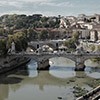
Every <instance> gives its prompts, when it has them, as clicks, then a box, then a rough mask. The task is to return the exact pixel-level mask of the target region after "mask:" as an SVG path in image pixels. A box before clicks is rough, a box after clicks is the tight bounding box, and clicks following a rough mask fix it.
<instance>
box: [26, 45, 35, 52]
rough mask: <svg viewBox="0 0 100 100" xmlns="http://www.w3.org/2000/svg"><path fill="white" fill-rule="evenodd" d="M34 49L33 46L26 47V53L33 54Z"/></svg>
mask: <svg viewBox="0 0 100 100" xmlns="http://www.w3.org/2000/svg"><path fill="white" fill-rule="evenodd" d="M35 51H36V48H35V47H34V46H28V47H27V49H26V52H35Z"/></svg>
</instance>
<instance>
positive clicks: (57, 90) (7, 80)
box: [0, 58, 100, 100]
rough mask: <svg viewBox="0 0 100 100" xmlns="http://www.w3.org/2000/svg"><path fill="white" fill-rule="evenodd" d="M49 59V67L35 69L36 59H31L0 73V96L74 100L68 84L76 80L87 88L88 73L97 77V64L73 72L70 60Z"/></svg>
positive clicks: (18, 99) (3, 98)
mask: <svg viewBox="0 0 100 100" xmlns="http://www.w3.org/2000/svg"><path fill="white" fill-rule="evenodd" d="M51 61H53V64H51V67H50V70H49V71H37V70H36V68H37V63H36V62H34V61H33V60H31V62H30V63H29V64H28V65H27V66H22V67H20V68H19V69H16V70H14V71H12V72H10V73H8V74H6V75H3V76H1V77H0V100H58V97H62V98H63V100H74V99H75V97H74V94H73V88H72V87H74V86H76V85H77V84H78V85H80V86H82V87H86V88H87V89H88V90H90V89H91V88H90V87H89V86H87V84H85V81H86V80H87V79H88V78H90V77H92V78H93V79H94V78H100V77H98V76H100V74H99V73H100V68H99V67H90V66H91V65H88V66H87V67H86V70H85V71H84V72H75V71H74V63H73V62H71V61H69V60H67V59H63V58H57V59H56V58H55V59H54V58H53V59H51ZM66 61H67V62H66ZM88 63H89V62H88ZM58 64H59V65H58ZM67 64H68V65H67ZM93 73H94V74H93ZM95 73H98V75H97V74H96V77H95Z"/></svg>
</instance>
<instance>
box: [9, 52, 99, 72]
mask: <svg viewBox="0 0 100 100" xmlns="http://www.w3.org/2000/svg"><path fill="white" fill-rule="evenodd" d="M9 56H23V57H29V58H32V59H34V60H35V61H37V64H38V68H37V69H38V70H45V69H49V59H50V58H54V57H65V58H68V59H70V60H72V61H74V62H75V70H76V71H84V69H85V65H84V63H85V61H86V60H87V59H92V58H96V57H100V53H66V52H63V53H62V52H57V53H50V52H43V53H26V52H24V53H14V54H9Z"/></svg>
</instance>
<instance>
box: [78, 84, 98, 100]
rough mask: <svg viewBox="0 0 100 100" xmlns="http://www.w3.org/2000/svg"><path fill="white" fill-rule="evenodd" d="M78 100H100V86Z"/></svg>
mask: <svg viewBox="0 0 100 100" xmlns="http://www.w3.org/2000/svg"><path fill="white" fill-rule="evenodd" d="M76 100H100V85H99V86H98V87H96V88H95V89H93V90H91V91H90V92H88V93H87V94H85V95H84V96H81V97H79V98H77V99H76Z"/></svg>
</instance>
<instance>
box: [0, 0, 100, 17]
mask: <svg viewBox="0 0 100 100" xmlns="http://www.w3.org/2000/svg"><path fill="white" fill-rule="evenodd" d="M99 4H100V0H87V1H84V0H14V1H13V0H5V1H4V0H0V15H4V14H26V15H32V14H43V15H44V16H57V15H62V16H71V15H73V16H77V15H78V14H86V15H93V14H95V13H97V14H100V6H99Z"/></svg>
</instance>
